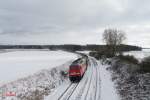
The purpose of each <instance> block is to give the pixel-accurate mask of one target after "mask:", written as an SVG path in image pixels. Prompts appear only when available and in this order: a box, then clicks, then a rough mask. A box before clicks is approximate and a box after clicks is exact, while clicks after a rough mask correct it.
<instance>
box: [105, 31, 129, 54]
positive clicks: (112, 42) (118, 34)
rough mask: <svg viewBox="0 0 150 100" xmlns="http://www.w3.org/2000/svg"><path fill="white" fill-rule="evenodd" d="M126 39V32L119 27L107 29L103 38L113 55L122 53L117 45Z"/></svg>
mask: <svg viewBox="0 0 150 100" xmlns="http://www.w3.org/2000/svg"><path fill="white" fill-rule="evenodd" d="M125 39H126V36H125V33H124V32H123V31H121V30H117V29H105V30H104V33H103V40H104V42H105V43H106V45H107V52H109V54H111V55H112V56H114V55H116V53H120V52H119V50H117V47H118V46H119V45H120V44H122V43H123V41H124V40H125Z"/></svg>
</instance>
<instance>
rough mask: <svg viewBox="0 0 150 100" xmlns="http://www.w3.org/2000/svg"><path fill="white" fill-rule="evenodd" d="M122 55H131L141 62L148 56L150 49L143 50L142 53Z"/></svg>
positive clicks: (132, 52)
mask: <svg viewBox="0 0 150 100" xmlns="http://www.w3.org/2000/svg"><path fill="white" fill-rule="evenodd" d="M124 55H133V56H134V57H135V58H137V59H138V60H139V61H141V60H142V59H143V58H145V57H148V56H150V49H143V50H142V51H129V52H125V53H124Z"/></svg>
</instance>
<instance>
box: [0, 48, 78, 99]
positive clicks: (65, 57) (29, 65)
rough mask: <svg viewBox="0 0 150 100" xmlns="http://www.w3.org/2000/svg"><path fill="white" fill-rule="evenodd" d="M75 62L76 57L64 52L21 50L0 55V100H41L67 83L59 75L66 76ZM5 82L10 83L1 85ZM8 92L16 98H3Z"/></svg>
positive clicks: (64, 78) (63, 77)
mask: <svg viewBox="0 0 150 100" xmlns="http://www.w3.org/2000/svg"><path fill="white" fill-rule="evenodd" d="M76 58H77V55H76V54H73V53H68V52H64V51H47V50H44V51H43V50H42V51H37V50H29V51H27V50H21V51H12V52H10V51H9V52H8V51H5V53H4V52H3V53H1V54H0V65H1V66H0V74H1V75H0V78H1V79H0V80H1V86H0V100H1V99H2V100H12V98H13V100H42V98H43V97H44V95H47V94H48V93H50V92H51V91H52V90H53V89H54V88H56V87H58V86H59V85H61V84H62V83H63V82H65V81H66V77H65V76H63V75H62V73H61V72H62V71H63V72H67V71H68V68H69V65H70V64H71V62H72V61H73V60H75V59H76ZM10 68H11V69H10ZM18 78H19V79H18ZM15 79H17V80H15ZM12 80H13V81H12ZM5 82H9V83H7V84H5V85H4V84H2V83H5ZM11 92H13V93H15V96H6V95H7V93H8V94H11Z"/></svg>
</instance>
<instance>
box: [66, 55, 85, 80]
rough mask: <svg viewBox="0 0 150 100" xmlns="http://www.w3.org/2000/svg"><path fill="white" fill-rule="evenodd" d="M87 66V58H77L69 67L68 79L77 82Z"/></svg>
mask: <svg viewBox="0 0 150 100" xmlns="http://www.w3.org/2000/svg"><path fill="white" fill-rule="evenodd" d="M87 66H88V61H87V58H85V57H83V58H79V59H77V60H75V61H74V62H73V63H72V64H71V65H70V67H69V79H70V81H71V82H79V81H80V80H81V79H82V77H83V75H84V73H85V71H86V69H87Z"/></svg>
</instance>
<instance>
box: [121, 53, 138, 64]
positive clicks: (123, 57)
mask: <svg viewBox="0 0 150 100" xmlns="http://www.w3.org/2000/svg"><path fill="white" fill-rule="evenodd" d="M118 57H119V58H120V59H122V60H125V61H128V62H130V63H133V64H138V63H139V62H138V60H137V59H136V58H135V57H134V56H131V55H119V56H118Z"/></svg>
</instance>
